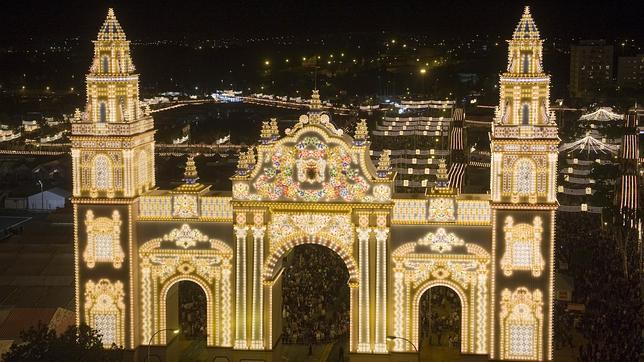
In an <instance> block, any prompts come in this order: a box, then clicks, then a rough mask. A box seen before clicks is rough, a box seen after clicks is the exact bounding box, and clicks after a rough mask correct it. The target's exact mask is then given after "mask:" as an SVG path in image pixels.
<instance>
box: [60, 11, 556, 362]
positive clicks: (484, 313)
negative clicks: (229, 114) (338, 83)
mask: <svg viewBox="0 0 644 362" xmlns="http://www.w3.org/2000/svg"><path fill="white" fill-rule="evenodd" d="M542 43H543V41H542V40H541V38H540V36H539V31H538V30H537V27H536V25H535V23H534V21H533V19H532V16H531V14H530V11H529V9H528V8H527V7H526V9H525V11H524V13H523V16H522V17H521V20H520V22H519V24H518V25H517V27H516V29H515V31H514V34H513V36H512V39H511V40H509V52H508V60H509V61H508V66H507V69H506V71H505V72H504V73H503V74H502V75H501V80H500V85H499V86H500V104H499V107H498V108H497V110H496V117H495V122H494V125H493V130H492V133H491V138H492V149H491V153H492V165H491V168H492V172H491V175H492V177H491V180H490V188H491V193H490V194H461V193H459V191H458V189H457V188H455V187H452V184H451V182H450V179H449V174H448V168H447V165H446V164H445V162H439V165H438V166H439V167H438V171H437V178H436V182H435V184H434V185H433V187H432V188H430V189H428V190H427V194H415V195H409V194H406V195H399V194H395V193H394V192H393V190H394V181H395V178H396V172H395V171H394V170H393V169H392V166H391V160H390V153H389V152H383V153H382V154H381V155H380V157H379V158H378V162H377V163H376V164H374V162H373V161H372V160H371V159H370V155H369V152H370V142H369V132H368V130H367V126H366V123H365V122H364V121H361V122H359V123H358V125H357V127H356V130H355V132H354V134H353V136H350V135H347V134H346V133H344V132H343V131H342V130H340V129H337V128H336V127H335V126H334V125H333V123H332V119H331V114H330V113H329V112H327V111H325V110H324V109H323V106H322V104H321V101H320V97H319V94H318V92H317V91H314V92H313V96H312V98H311V102H310V109H309V110H308V112H306V113H305V114H302V115H301V116H300V117H299V120H298V122H297V123H296V124H295V125H293V126H292V127H291V128H289V129H286V130H283V131H282V130H280V129H279V127H278V123H277V122H276V121H270V122H269V121H266V122H264V123H263V125H262V128H261V130H257V131H258V133H259V134H260V138H259V143H258V145H257V146H256V147H251V148H250V149H248V150H247V151H245V152H242V154H241V155H240V157H239V163H238V165H237V170H236V172H235V173H234V175H231V176H232V177H231V180H232V190H226V191H215V190H212V189H211V188H210V186H207V185H204V184H202V183H200V182H199V177H198V174H197V169H196V167H195V163H194V158H193V156H189V157H188V159H187V162H186V167H185V174H184V182H183V184H181V185H180V186H178V187H176V188H174V189H170V190H162V189H159V188H157V187H155V180H156V176H155V171H154V152H153V147H154V124H153V120H152V117H151V116H150V115H149V113H147V112H146V111H145V109H144V108H143V107H141V104H140V102H139V97H138V75H137V74H136V73H135V72H134V67H133V65H132V62H131V59H130V56H129V41H127V40H126V37H125V33H124V32H123V30H122V28H121V26H120V25H119V23H118V21H117V19H116V17H115V15H114V12H113V11H112V10H111V9H110V10H109V12H108V16H107V19H106V20H105V23H104V24H103V26H102V27H101V30H100V32H99V34H98V39H97V40H96V41H95V42H94V46H95V51H94V60H93V63H92V67H91V69H90V73H89V74H88V75H87V90H88V95H87V105H86V108H85V110H84V111H83V112H80V111H79V112H77V117H75V119H74V120H73V122H72V136H71V142H72V163H73V200H72V202H73V205H74V247H75V257H76V260H75V281H76V283H75V288H76V292H75V296H76V323H87V324H89V325H90V326H92V327H94V328H95V329H97V330H98V331H99V333H100V334H101V335H102V336H103V343H104V344H105V345H107V346H109V345H112V344H113V343H114V344H117V345H119V346H123V347H125V348H127V349H139V347H141V348H144V347H147V346H148V344H152V345H160V346H164V345H167V344H169V343H170V342H171V340H172V338H173V337H174V333H173V332H174V330H176V329H177V328H178V322H177V321H178V318H179V316H178V306H177V303H176V298H177V288H178V285H179V284H180V283H194V284H195V285H196V286H198V288H199V289H200V290H201V291H203V293H204V295H205V299H206V304H207V305H206V314H207V318H206V320H205V321H204V323H205V330H206V333H205V334H206V336H207V337H206V341H205V342H206V346H207V348H208V349H210V350H212V351H213V352H212V353H213V358H212V359H214V360H217V359H215V356H218V358H225V359H227V360H230V361H241V360H264V361H278V360H281V357H280V356H279V344H280V343H279V342H280V334H281V329H280V328H281V324H282V308H281V301H282V295H281V294H282V289H281V286H282V280H283V277H284V272H285V271H284V269H283V263H282V261H283V257H284V256H285V255H286V254H287V253H288V252H289V251H290V250H292V249H293V248H294V247H296V246H298V245H303V244H318V245H322V246H325V247H327V248H329V249H331V250H333V251H334V252H335V253H337V254H338V255H339V257H340V258H341V259H342V260H343V261H344V263H345V264H346V267H347V270H348V274H349V280H348V284H349V289H350V303H349V304H350V306H349V320H350V324H349V325H350V328H349V351H348V352H349V353H348V354H349V357H350V359H351V360H352V361H367V360H368V361H398V360H400V358H408V355H407V356H403V355H402V354H403V353H413V352H414V348H413V347H412V346H411V345H410V344H409V343H406V342H405V341H404V339H407V340H409V341H411V342H414V343H415V344H418V339H419V331H418V329H419V328H418V325H419V300H420V298H421V297H422V296H423V294H425V292H427V291H428V290H430V289H431V288H433V287H436V286H444V287H448V288H451V289H452V290H453V291H454V292H455V293H456V294H457V295H458V297H459V299H460V303H461V306H462V308H461V316H462V318H461V319H460V320H461V336H460V341H461V344H460V346H461V347H460V348H461V352H462V353H464V354H476V355H483V356H488V357H489V358H490V359H494V360H538V361H544V360H552V352H553V351H552V347H553V343H552V338H553V336H552V331H553V325H552V323H553V322H552V321H553V284H554V275H553V265H554V238H555V235H554V230H555V212H556V209H557V205H558V204H557V198H556V190H557V183H556V180H557V175H556V174H557V153H558V150H557V145H558V142H559V139H558V136H557V126H556V123H555V120H554V116H553V115H552V113H551V112H550V110H549V104H550V102H549V86H550V77H549V75H547V74H546V73H544V70H543V68H542ZM455 118H457V119H458V120H459V121H462V119H461V116H460V115H459V116H458V117H455ZM282 132H283V133H282ZM457 133H458V132H457ZM454 139H458V137H456V138H454ZM453 151H454V152H458V151H459V148H458V147H454V148H453ZM388 336H395V337H396V338H395V340H394V341H393V344H388V339H389V338H388ZM139 350H140V349H139Z"/></svg>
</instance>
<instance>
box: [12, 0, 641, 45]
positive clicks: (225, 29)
mask: <svg viewBox="0 0 644 362" xmlns="http://www.w3.org/2000/svg"><path fill="white" fill-rule="evenodd" d="M525 5H529V6H530V7H531V11H532V13H533V15H534V18H535V21H536V22H537V26H538V27H539V30H540V32H541V34H542V36H543V37H544V38H566V39H570V38H585V39H597V38H603V39H609V40H610V39H622V38H631V39H634V40H635V41H640V40H641V35H642V31H641V19H639V17H638V16H639V14H642V11H641V10H642V6H641V5H637V4H636V2H629V1H618V2H611V3H610V4H606V2H592V1H591V2H588V1H581V0H573V1H567V2H565V3H563V4H562V3H558V2H550V1H542V2H539V1H523V2H522V1H519V2H517V1H489V2H482V1H470V0H467V1H460V2H451V1H444V0H440V1H433V2H428V1H417V0H412V1H406V2H405V3H403V4H397V3H395V2H374V3H369V2H365V1H350V2H343V1H329V2H323V1H310V2H298V1H291V0H287V1H280V2H276V3H271V4H268V5H267V4H265V2H262V1H257V0H247V1H237V2H223V3H222V2H204V1H190V2H183V3H177V2H173V1H167V0H159V1H155V2H148V1H136V2H134V1H123V0H112V1H106V0H99V1H92V2H88V1H75V0H74V1H61V2H43V1H37V0H25V1H21V2H11V3H9V4H5V7H4V9H3V12H2V13H3V14H2V15H1V16H0V31H1V33H2V34H3V36H2V37H0V41H1V42H2V43H5V44H6V45H9V46H10V45H14V44H15V43H17V42H20V41H21V40H26V39H29V38H33V39H34V40H37V39H47V38H49V39H52V40H60V39H64V38H69V37H76V36H79V37H80V38H81V39H92V38H94V37H95V35H96V33H97V31H98V28H99V27H100V24H101V23H102V21H103V19H104V18H105V15H106V13H107V9H108V8H109V7H113V8H114V10H115V12H116V15H117V17H118V18H119V20H120V22H121V24H122V25H123V27H124V28H125V30H126V32H127V34H128V37H129V38H130V39H181V38H193V39H217V38H226V37H231V36H235V35H237V36H241V37H249V36H259V35H298V34H302V35H316V34H338V33H340V34H341V33H346V32H353V33H359V32H367V33H371V32H379V31H385V32H392V33H415V34H426V35H428V36H430V37H435V38H441V37H443V38H454V37H463V38H468V37H474V36H476V35H477V34H478V35H479V36H485V35H488V36H491V37H494V36H500V37H501V38H502V39H504V38H508V37H509V36H510V34H511V30H512V29H513V28H514V26H515V25H516V23H517V21H518V19H519V18H520V16H521V13H522V10H523V6H525ZM607 5H610V6H607ZM638 8H640V10H639V11H638V10H637V9H638ZM605 19H610V21H607V20H605ZM615 19H618V20H615ZM5 44H2V45H5Z"/></svg>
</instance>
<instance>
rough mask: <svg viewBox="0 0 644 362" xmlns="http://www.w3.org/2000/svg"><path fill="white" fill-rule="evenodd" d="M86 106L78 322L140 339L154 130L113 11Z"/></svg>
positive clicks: (77, 180) (75, 151) (77, 202)
mask: <svg viewBox="0 0 644 362" xmlns="http://www.w3.org/2000/svg"><path fill="white" fill-rule="evenodd" d="M86 84H87V103H86V107H85V111H84V112H81V111H80V110H76V114H75V117H74V120H73V123H72V136H71V142H72V151H71V152H72V169H73V203H74V234H75V237H74V239H75V241H74V247H75V258H76V262H75V264H76V266H75V280H76V321H77V323H86V324H88V325H90V326H92V327H93V328H95V329H97V330H98V331H99V332H100V333H101V334H103V342H104V344H106V345H111V344H113V343H114V344H116V345H118V346H123V347H126V348H132V347H133V346H134V345H135V340H134V335H135V333H134V323H133V322H132V321H133V318H134V312H135V306H134V303H133V300H134V299H133V294H134V293H133V292H132V291H133V288H134V283H135V280H134V278H135V274H136V273H135V272H134V271H133V264H132V263H133V261H132V253H133V250H132V249H133V245H135V243H134V240H133V235H134V234H135V233H134V229H135V222H134V221H133V220H134V218H135V213H136V211H135V210H136V209H137V208H136V207H135V206H136V202H137V197H138V196H139V195H141V194H142V193H144V192H145V191H147V190H148V189H150V188H152V187H154V185H155V176H154V130H153V120H152V117H151V116H150V114H149V113H150V112H149V109H147V108H146V109H143V108H142V107H141V104H140V103H139V76H138V74H136V73H135V69H134V65H133V64H132V60H131V58H130V42H129V41H128V40H127V39H126V37H125V33H124V32H123V29H122V28H121V26H120V24H119V22H118V20H117V19H116V16H115V15H114V11H113V10H112V9H109V11H108V13H107V18H106V19H105V22H104V23H103V26H102V27H101V29H100V31H99V33H98V37H97V39H96V40H95V41H94V59H93V61H92V65H91V67H90V70H89V74H87V76H86Z"/></svg>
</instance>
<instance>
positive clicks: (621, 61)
mask: <svg viewBox="0 0 644 362" xmlns="http://www.w3.org/2000/svg"><path fill="white" fill-rule="evenodd" d="M617 85H618V86H619V87H620V88H623V89H637V90H640V91H641V90H644V54H638V55H635V56H632V57H618V58H617Z"/></svg>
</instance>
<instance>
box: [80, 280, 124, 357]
mask: <svg viewBox="0 0 644 362" xmlns="http://www.w3.org/2000/svg"><path fill="white" fill-rule="evenodd" d="M124 295H125V294H124V292H123V283H121V282H120V281H116V282H114V283H112V282H110V281H109V280H108V279H101V280H99V281H98V282H96V283H95V282H93V281H91V280H90V281H88V282H87V283H85V302H84V310H85V322H87V324H88V325H89V326H90V327H92V328H94V329H96V330H97V331H98V333H99V334H101V335H102V340H103V345H104V346H106V347H111V346H112V344H116V345H117V346H123V345H124V344H125V320H124V319H125V304H124V303H123V297H124Z"/></svg>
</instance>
